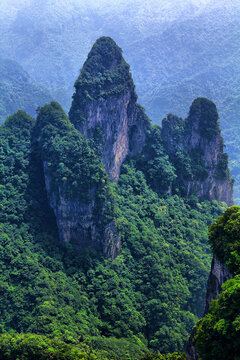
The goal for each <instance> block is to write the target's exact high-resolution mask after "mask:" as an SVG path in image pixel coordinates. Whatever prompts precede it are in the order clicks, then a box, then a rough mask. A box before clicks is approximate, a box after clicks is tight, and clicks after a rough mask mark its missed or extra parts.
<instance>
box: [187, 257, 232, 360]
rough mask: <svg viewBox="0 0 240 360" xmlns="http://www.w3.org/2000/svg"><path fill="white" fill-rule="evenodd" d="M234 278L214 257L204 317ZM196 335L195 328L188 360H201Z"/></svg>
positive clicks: (190, 341)
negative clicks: (213, 301)
mask: <svg viewBox="0 0 240 360" xmlns="http://www.w3.org/2000/svg"><path fill="white" fill-rule="evenodd" d="M232 277H233V275H232V274H231V273H230V271H229V270H228V268H227V266H226V265H225V264H223V263H222V262H221V261H219V260H218V259H217V258H216V257H214V258H213V260H212V265H211V271H210V274H209V278H208V283H207V295H206V305H205V310H204V315H205V314H207V312H208V310H209V306H210V303H211V301H212V300H216V299H218V297H219V294H220V292H221V287H222V285H223V283H224V282H225V281H227V280H229V279H231V278H232ZM195 334H196V329H195V328H194V329H193V330H192V333H191V336H190V338H189V341H188V344H187V348H186V352H187V359H188V360H198V359H199V358H200V357H199V355H198V353H197V350H196V347H195V342H194V336H195Z"/></svg>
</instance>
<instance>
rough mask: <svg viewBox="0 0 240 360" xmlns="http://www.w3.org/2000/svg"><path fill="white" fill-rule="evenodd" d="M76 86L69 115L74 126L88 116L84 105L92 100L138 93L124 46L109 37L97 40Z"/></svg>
mask: <svg viewBox="0 0 240 360" xmlns="http://www.w3.org/2000/svg"><path fill="white" fill-rule="evenodd" d="M74 86H75V94H74V95H73V102H72V106H71V109H70V112H69V116H70V119H71V122H72V123H73V124H74V125H75V126H77V124H78V122H80V123H82V122H84V121H85V120H86V118H85V117H86V114H85V111H84V110H85V106H86V105H87V104H88V103H89V102H91V101H93V100H104V99H106V98H108V97H109V96H115V97H119V96H120V95H123V94H124V93H126V92H127V91H132V90H133V94H134V97H135V98H136V97H137V96H136V94H135V92H134V84H133V80H132V77H131V75H130V73H129V65H128V64H127V63H126V61H125V60H124V59H123V57H122V50H121V49H120V48H119V47H118V46H117V44H116V43H115V42H114V41H113V40H112V39H111V38H109V37H101V38H99V39H98V40H97V41H96V42H95V43H94V45H93V47H92V50H91V51H90V53H89V54H88V57H87V60H86V61H85V63H84V66H83V68H82V70H81V73H80V75H79V77H78V79H77V80H76V82H75V85H74Z"/></svg>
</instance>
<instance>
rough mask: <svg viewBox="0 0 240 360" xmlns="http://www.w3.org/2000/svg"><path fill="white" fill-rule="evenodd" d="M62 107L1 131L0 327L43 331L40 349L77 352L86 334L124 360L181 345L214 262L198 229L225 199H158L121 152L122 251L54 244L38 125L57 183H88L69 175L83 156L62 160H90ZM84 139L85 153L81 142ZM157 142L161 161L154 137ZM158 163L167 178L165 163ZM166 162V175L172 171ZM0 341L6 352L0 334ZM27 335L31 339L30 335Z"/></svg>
mask: <svg viewBox="0 0 240 360" xmlns="http://www.w3.org/2000/svg"><path fill="white" fill-rule="evenodd" d="M49 109H50V112H52V113H51V116H52V117H51V119H50V120H49V116H50V115H49ZM59 111H60V112H59ZM59 114H60V115H59ZM62 114H63V112H62V110H60V107H59V105H57V104H55V103H52V105H51V107H50V108H49V107H45V108H43V109H42V110H41V111H40V112H39V116H38V119H37V122H35V120H33V119H32V118H31V117H30V116H29V115H27V114H26V113H24V112H22V111H19V112H17V113H16V114H15V115H13V116H10V117H9V118H7V120H6V121H5V123H4V124H3V125H2V126H1V128H0V138H1V169H0V170H1V176H0V178H1V195H0V196H1V237H0V241H1V259H0V261H1V267H0V268H1V273H0V292H1V306H0V312H1V322H0V329H1V332H2V333H3V334H4V333H15V332H17V333H36V334H39V335H41V334H42V335H44V336H48V338H47V339H45V338H43V340H42V344H43V345H42V346H43V348H45V347H49V348H51V347H54V346H55V347H56V348H55V350H54V351H56V352H57V351H58V350H57V349H58V348H59V347H61V346H63V347H64V346H66V351H70V350H68V349H70V347H69V346H70V345H64V344H62V343H61V341H65V342H66V343H67V344H72V348H71V352H72V353H73V354H75V353H76V354H77V353H78V352H80V351H82V350H81V349H80V350H79V349H78V343H79V341H80V342H82V341H83V340H85V341H86V342H87V343H86V344H87V345H86V346H88V347H89V346H90V345H89V344H92V345H91V346H92V347H93V348H94V349H99V351H107V353H109V354H111V352H112V353H113V354H114V356H116V358H123V359H125V358H127V357H126V354H127V353H128V354H129V355H128V358H130V359H135V358H137V357H139V358H140V357H141V356H142V355H143V354H144V353H145V352H146V350H147V347H150V348H151V349H152V350H153V351H159V350H160V351H161V352H164V353H166V352H174V351H177V350H183V348H184V345H185V343H186V341H187V338H188V334H189V332H190V331H191V328H192V327H193V325H194V323H195V322H196V321H197V319H198V316H200V315H201V313H202V311H203V307H204V299H205V292H204V290H203V289H204V288H205V282H206V278H207V275H208V272H209V267H210V260H211V253H210V249H209V246H208V244H207V225H208V224H210V223H211V222H212V221H213V220H214V219H215V218H216V217H217V216H218V215H219V214H220V213H221V212H222V210H223V209H224V208H225V205H224V204H221V203H218V202H217V201H212V202H210V201H203V202H201V203H199V202H198V201H197V198H194V197H192V198H186V199H184V198H182V197H180V196H178V195H177V194H176V195H173V196H164V195H158V193H157V192H155V191H154V189H153V186H151V181H150V182H149V183H148V181H147V178H148V177H149V171H148V170H147V169H148V167H147V166H145V167H143V168H142V170H141V169H140V168H141V166H140V165H139V160H138V159H134V158H133V159H127V160H126V161H125V164H124V166H123V168H122V172H121V176H120V179H119V182H118V184H117V185H114V184H112V185H111V191H112V196H114V198H115V207H116V209H115V210H114V211H116V212H117V221H118V227H119V230H120V233H121V238H122V249H121V254H120V255H119V256H118V257H116V258H115V259H114V260H112V259H107V258H104V257H103V255H102V254H101V252H97V251H95V250H94V249H86V250H77V249H76V248H75V247H74V244H64V243H60V242H59V241H58V240H57V238H58V235H57V229H56V223H55V218H54V216H53V213H52V210H51V209H50V208H49V205H48V202H47V196H46V192H45V190H44V179H43V172H42V167H41V161H40V160H41V156H43V155H41V152H40V153H39V147H38V145H37V144H39V140H38V136H37V135H36V133H37V134H39V133H40V132H39V129H40V128H41V129H42V135H41V139H42V140H40V144H42V145H41V149H43V150H44V151H47V154H49V155H48V156H49V160H48V161H50V160H51V159H52V167H53V171H54V172H55V173H56V176H59V179H60V180H61V181H64V179H63V178H64V175H66V174H67V176H68V177H70V178H69V179H70V181H71V182H72V184H73V187H74V181H76V182H77V183H78V182H79V181H80V183H81V182H82V181H85V182H86V185H87V186H88V182H89V180H88V178H87V177H84V180H83V179H82V178H81V177H80V178H79V180H78V173H77V172H76V171H74V172H72V173H71V170H72V169H74V166H77V164H78V162H79V161H80V162H81V157H80V158H79V160H78V158H75V162H74V161H70V159H71V157H70V153H71V151H76V152H77V153H79V151H85V152H86V151H87V152H88V153H89V156H93V155H90V154H91V150H90V149H89V150H87V148H86V146H87V144H85V145H83V144H84V142H83V140H81V135H80V134H79V133H77V134H75V130H74V126H73V125H72V124H71V123H70V122H69V121H68V119H67V116H66V115H64V116H63V115H62ZM48 121H50V123H48ZM56 121H57V123H58V128H55V130H54V124H56ZM61 124H62V125H61ZM36 129H38V131H37V132H36ZM56 129H57V133H56V135H55V137H56V141H57V142H56V141H55V140H54V141H53V142H52V144H54V146H55V147H51V146H50V144H49V140H47V139H48V133H49V131H51V136H52V134H53V132H52V131H56ZM156 130H157V128H156V127H153V131H155V132H156ZM66 131H67V133H68V135H67V133H66ZM69 131H71V132H69ZM158 131H159V132H160V129H158ZM70 134H71V135H70ZM44 136H45V138H44ZM155 136H156V135H155ZM44 139H45V140H44ZM52 139H53V138H52ZM77 139H79V140H77ZM45 141H48V142H46V145H44V144H45ZM76 141H77V142H76ZM78 143H79V146H80V147H79V149H78V148H77V147H76V146H78V145H77V144H78ZM151 145H152V144H151ZM66 146H67V147H68V151H69V157H68V158H67V159H66V160H64V158H63V156H64V155H66V154H65V152H64V151H63V152H61V151H62V150H61V149H64V148H66ZM82 146H85V150H83V148H82V150H80V149H81V147H82ZM154 146H155V153H156V156H158V157H159V154H161V151H163V148H162V142H161V141H160V142H159V143H158V142H157V141H156V142H155V145H154ZM71 149H73V150H71ZM58 154H59V155H58ZM61 154H62V155H61ZM59 156H62V159H60V158H59ZM158 157H156V159H157V158H158ZM92 159H94V157H93V158H92ZM153 159H154V157H153ZM66 161H67V162H66ZM155 161H156V160H155ZM140 163H141V162H140ZM64 164H65V165H64ZM79 164H80V163H79ZM64 166H67V168H64ZM79 166H80V165H79ZM81 166H83V167H85V165H84V163H82V162H81ZM86 166H89V163H88V164H86ZM161 166H162V167H163V171H165V173H166V174H168V173H169V163H168V162H167V161H166V159H165V161H164V162H163V163H161ZM98 167H99V165H98V161H97V159H96V161H95V163H94V162H93V160H91V169H92V170H91V169H90V171H93V172H94V173H95V174H96V169H97V168H98ZM137 167H138V168H137ZM164 167H165V168H164ZM79 169H80V168H79ZM99 169H100V172H101V175H99V176H100V178H99V179H100V180H101V179H102V180H104V179H105V176H106V175H104V172H103V170H101V167H100V168H99ZM173 169H174V168H173V167H172V168H170V170H171V171H170V175H171V176H173V177H174V173H173V174H171V172H172V171H173ZM79 171H80V170H79ZM79 174H81V172H80V173H79ZM74 176H75V177H76V179H75V178H74ZM175 176H176V175H175ZM62 179H63V180H62ZM60 180H59V181H60ZM94 181H99V180H98V178H96V180H94ZM71 188H72V186H71ZM14 336H15V335H14ZM27 336H30V335H27ZM56 337H57V339H56V340H54V339H55V338H56ZM3 339H4V341H3V345H2V349H3V350H2V351H3V352H4V351H6V350H5V348H4V344H5V342H7V341H9V338H8V337H7V336H5V337H3ZM15 339H16V343H17V344H18V345H16V348H18V347H20V348H21V346H23V347H24V346H25V345H24V343H25V342H26V339H25V340H24V337H22V338H17V337H15ZM31 339H32V340H31V341H33V343H34V341H36V339H35V338H34V336H33V337H32V338H31ZM50 339H53V340H50ZM14 341H15V340H14ZM52 342H53V343H54V344H56V345H54V346H53V345H52ZM45 343H46V344H45ZM118 344H121V345H118ZM29 346H30V345H29ZM34 346H35V345H34ZM79 346H80V345H79ZM81 346H85V345H81ZM81 346H80V348H81ZM91 346H90V348H91ZM105 349H107V350H105ZM123 349H124V350H123ZM16 351H18V350H16ZM29 351H32V350H31V349H30V350H29ZM64 351H65V350H64ZM94 351H95V350H94ZM96 351H97V350H96ZM9 356H12V357H9V359H12V358H13V356H15V355H11V354H10V355H9ZM43 356H45V355H43ZM47 356H48V355H46V359H47ZM72 356H75V355H72ZM84 356H85V355H84ZM99 356H100V355H99ZM43 358H44V357H43ZM23 359H24V358H23ZM44 359H45V358H44ZM159 359H160V357H159Z"/></svg>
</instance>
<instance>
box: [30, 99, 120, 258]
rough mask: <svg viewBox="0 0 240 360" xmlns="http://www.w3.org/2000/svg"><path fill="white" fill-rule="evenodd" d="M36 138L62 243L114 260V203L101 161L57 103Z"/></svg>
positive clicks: (46, 111) (41, 120) (42, 117)
mask: <svg viewBox="0 0 240 360" xmlns="http://www.w3.org/2000/svg"><path fill="white" fill-rule="evenodd" d="M35 138H36V140H35V142H36V149H37V150H36V151H37V153H38V154H39V155H40V157H41V160H42V164H43V173H44V179H45V186H46V191H47V197H48V201H49V205H50V207H51V208H52V209H53V212H54V214H55V217H56V223H57V228H58V233H59V238H60V240H61V241H63V242H67V243H69V242H71V243H73V244H74V245H75V246H76V247H78V248H87V247H89V248H95V249H97V250H102V251H103V252H104V254H105V255H106V256H107V257H112V258H114V257H116V256H117V255H118V253H119V250H120V237H119V234H118V230H117V226H116V222H115V219H114V206H113V201H114V200H113V198H112V196H111V194H110V189H109V182H108V179H107V175H106V172H105V170H104V169H103V166H102V164H101V161H100V159H99V158H98V157H97V156H96V155H95V154H94V152H93V151H92V150H91V148H90V147H89V145H88V144H87V142H86V141H85V140H84V139H83V137H82V135H81V134H80V133H79V132H78V131H77V130H76V129H75V128H74V127H73V125H72V124H71V123H70V121H69V119H68V118H67V116H66V115H65V113H64V112H63V110H62V108H61V106H60V105H59V104H57V103H55V102H52V103H51V104H49V105H45V106H44V107H43V108H42V109H41V110H40V112H39V114H38V118H37V124H36V129H35Z"/></svg>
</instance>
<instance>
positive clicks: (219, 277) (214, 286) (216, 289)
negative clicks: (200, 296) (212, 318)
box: [204, 257, 233, 314]
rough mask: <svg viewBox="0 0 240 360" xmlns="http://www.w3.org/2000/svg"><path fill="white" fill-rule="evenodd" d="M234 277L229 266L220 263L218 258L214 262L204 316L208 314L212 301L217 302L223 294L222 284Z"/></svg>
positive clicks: (209, 279)
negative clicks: (221, 293)
mask: <svg viewBox="0 0 240 360" xmlns="http://www.w3.org/2000/svg"><path fill="white" fill-rule="evenodd" d="M232 277H233V275H232V274H231V273H230V271H229V270H228V268H227V266H226V265H225V264H223V263H222V262H221V261H219V260H218V259H217V258H216V257H214V258H213V260H212V265H211V271H210V275H209V278H208V284H207V296H206V306H205V311H204V314H207V312H208V310H209V306H210V303H211V301H212V300H216V299H218V297H219V294H220V292H221V287H222V284H223V283H224V282H225V281H227V280H229V279H231V278H232Z"/></svg>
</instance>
